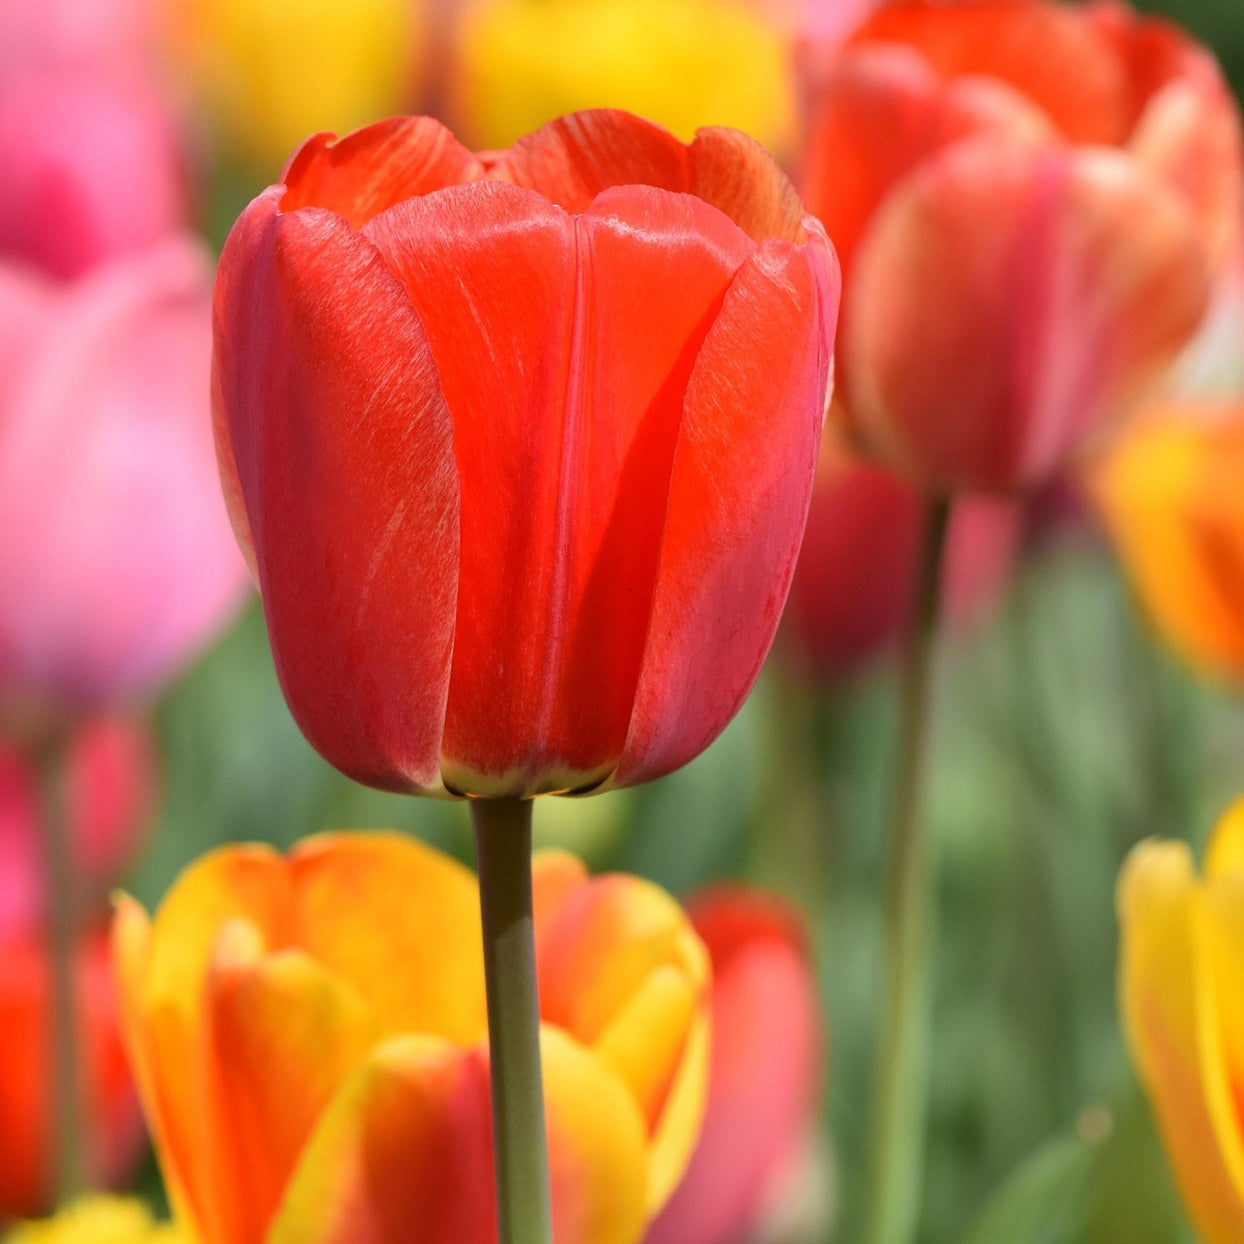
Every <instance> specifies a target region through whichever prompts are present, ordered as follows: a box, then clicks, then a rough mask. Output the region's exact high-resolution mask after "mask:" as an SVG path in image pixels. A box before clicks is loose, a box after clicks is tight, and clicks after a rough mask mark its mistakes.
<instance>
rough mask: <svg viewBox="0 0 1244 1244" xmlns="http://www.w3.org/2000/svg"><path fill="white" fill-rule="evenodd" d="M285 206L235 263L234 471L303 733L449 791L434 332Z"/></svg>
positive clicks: (449, 568) (228, 267)
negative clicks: (445, 780) (442, 762)
mask: <svg viewBox="0 0 1244 1244" xmlns="http://www.w3.org/2000/svg"><path fill="white" fill-rule="evenodd" d="M276 193H277V192H276V191H275V190H274V191H270V192H269V193H268V194H267V195H265V196H262V197H261V198H260V199H258V200H256V202H255V203H254V204H253V205H252V206H251V207H250V208H249V209H248V210H247V212H246V213H244V215H243V216H242V219H241V220H240V221H239V223H238V225H237V226H236V227H235V229H234V232H233V234H231V236H230V239H229V242H228V243H227V244H226V247H225V251H224V254H223V256H222V258H221V266H220V276H219V278H218V283H217V303H216V314H217V322H216V361H215V367H216V377H217V384H216V390H217V392H216V397H217V402H218V419H219V421H220V424H221V425H223V426H222V429H221V431H220V432H218V435H221V436H222V444H223V445H224V446H225V449H224V450H223V457H224V461H225V471H224V473H225V476H226V480H227V481H228V480H229V478H230V477H231V476H234V474H235V472H234V468H236V476H235V477H236V480H237V485H236V487H237V488H238V489H239V490H240V492H241V494H242V495H243V496H244V497H245V501H246V512H247V514H248V515H249V517H250V534H251V537H252V538H253V541H254V547H255V554H256V563H257V567H258V572H259V583H260V589H261V591H262V593H263V597H264V610H265V613H266V615H267V619H268V629H269V635H270V636H271V638H272V645H273V656H274V658H275V661H276V666H277V672H278V674H279V675H280V678H281V684H282V687H283V688H284V690H285V695H286V699H287V700H288V701H289V705H290V709H291V711H292V712H293V714H294V716H295V717H296V718H297V720H298V723H299V725H300V726H301V727H302V730H303V733H304V734H306V736H307V737H308V739H310V741H311V742H312V743H313V744H314V745H315V746H316V747H317V748H318V749H319V750H320V751H321V752H323V753H324V755H325V756H327V757H328V758H329V759H330V760H331V761H332V762H333V764H335V765H336V766H337V767H338V768H339V769H342V770H344V771H345V772H346V773H348V774H350V775H351V776H352V777H355V778H358V779H359V780H361V781H365V782H369V783H371V784H373V785H382V786H384V785H388V786H394V785H403V786H407V787H409V788H421V787H428V786H432V785H433V784H435V783H436V782H437V780H438V775H439V759H440V733H441V731H440V723H441V721H442V719H443V715H444V708H445V701H446V696H447V691H448V682H449V661H450V653H451V649H452V644H453V620H454V610H455V599H456V594H457V568H458V522H457V510H458V495H457V478H456V473H455V470H454V463H453V456H452V454H453V447H452V440H453V431H452V428H451V425H450V420H449V414H448V412H447V411H446V409H445V405H444V402H443V400H442V398H441V393H440V382H439V379H438V377H437V373H436V365H435V363H434V362H433V359H432V356H431V353H430V352H429V349H428V344H427V339H426V337H425V336H424V333H423V330H422V327H421V326H420V324H419V321H418V319H417V317H416V316H415V315H414V314H413V313H412V311H411V308H410V303H409V300H408V299H407V297H406V294H405V292H404V291H403V290H402V288H401V286H400V285H399V284H398V283H397V282H396V281H395V280H394V278H393V276H392V274H391V273H390V272H389V270H388V269H387V268H386V266H385V265H384V264H383V263H382V262H381V261H380V259H379V257H378V256H377V255H376V252H375V250H374V248H373V247H372V246H371V244H370V243H369V242H368V241H367V240H366V239H365V238H364V237H363V236H362V235H360V234H358V233H355V232H353V231H352V230H351V229H350V228H349V226H348V225H347V224H346V223H345V222H344V221H343V220H342V219H341V217H339V216H335V215H332V214H330V213H328V212H321V211H314V210H303V211H300V212H297V213H294V214H292V215H280V214H278V213H276V209H275V194H276ZM419 201H420V202H422V200H419ZM230 457H231V458H232V462H230ZM227 488H228V484H227ZM360 702H361V703H363V704H366V705H367V707H368V709H369V711H368V712H367V713H366V715H364V714H362V713H360V711H359V705H360ZM395 774H397V775H401V776H400V777H395V776H394V775H395Z"/></svg>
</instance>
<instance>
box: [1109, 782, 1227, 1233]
mask: <svg viewBox="0 0 1244 1244" xmlns="http://www.w3.org/2000/svg"><path fill="white" fill-rule="evenodd" d="M1119 922H1120V925H1121V932H1122V948H1121V959H1120V967H1119V978H1120V979H1119V984H1120V992H1121V1001H1122V1008H1123V1019H1124V1024H1125V1026H1126V1029H1127V1036H1128V1042H1129V1044H1130V1046H1131V1051H1132V1057H1133V1059H1134V1060H1135V1062H1136V1066H1137V1069H1138V1070H1139V1072H1140V1076H1141V1079H1142V1080H1143V1081H1144V1083H1145V1087H1146V1089H1147V1090H1148V1093H1149V1099H1150V1101H1151V1103H1152V1105H1153V1109H1154V1112H1155V1114H1156V1115H1157V1119H1158V1123H1159V1125H1160V1127H1161V1131H1162V1137H1163V1140H1164V1141H1165V1144H1166V1151H1167V1155H1168V1157H1169V1158H1170V1161H1171V1164H1172V1165H1173V1167H1174V1169H1175V1174H1176V1176H1177V1178H1178V1181H1179V1186H1180V1190H1181V1191H1182V1193H1183V1198H1184V1203H1185V1205H1186V1206H1187V1208H1188V1212H1189V1214H1190V1215H1191V1217H1192V1220H1193V1222H1194V1223H1195V1224H1196V1227H1197V1230H1198V1232H1199V1233H1200V1236H1201V1238H1202V1239H1203V1240H1204V1242H1205V1244H1239V1241H1240V1240H1242V1239H1244V1116H1242V1115H1241V1110H1240V1089H1241V1085H1242V1084H1244V800H1242V801H1240V802H1238V803H1236V804H1235V805H1234V806H1233V807H1232V808H1231V809H1230V810H1229V811H1228V812H1227V814H1226V816H1224V817H1223V819H1222V820H1221V821H1220V822H1219V824H1218V827H1217V829H1216V830H1215V832H1214V836H1213V840H1212V841H1211V843H1210V847H1209V852H1208V854H1207V856H1206V861H1205V876H1204V878H1203V879H1198V878H1197V876H1196V871H1195V867H1194V865H1193V862H1192V855H1191V852H1190V851H1189V850H1188V847H1187V846H1186V845H1185V844H1184V843H1182V842H1145V843H1142V844H1141V845H1140V846H1138V847H1137V848H1136V849H1135V850H1134V851H1133V852H1132V854H1131V855H1130V856H1129V857H1128V860H1127V863H1126V865H1125V866H1124V868H1123V874H1122V876H1121V877H1120V879H1119Z"/></svg>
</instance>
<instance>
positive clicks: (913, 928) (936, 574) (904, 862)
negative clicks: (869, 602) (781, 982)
mask: <svg viewBox="0 0 1244 1244" xmlns="http://www.w3.org/2000/svg"><path fill="white" fill-rule="evenodd" d="M949 515H950V503H949V501H947V500H945V499H936V500H931V501H930V502H929V503H928V506H927V513H926V516H925V526H924V535H923V544H922V547H921V550H920V561H919V564H918V566H917V571H916V573H917V583H916V597H915V612H914V616H913V619H912V626H911V630H910V633H909V635H908V639H907V646H906V650H905V652H904V655H903V664H902V673H901V684H900V689H899V694H900V702H899V742H898V764H897V769H896V771H895V781H894V805H893V814H892V820H891V827H890V841H889V846H888V851H889V876H888V878H887V890H886V966H885V972H886V988H885V1010H884V1012H883V1015H882V1028H881V1044H880V1051H879V1056H878V1063H877V1081H876V1096H875V1098H874V1103H873V1120H872V1126H873V1134H872V1149H871V1151H870V1154H869V1170H868V1180H869V1183H868V1187H867V1196H868V1202H867V1205H866V1207H865V1209H866V1213H867V1219H866V1222H865V1234H864V1240H865V1244H910V1242H911V1241H912V1240H913V1239H915V1236H916V1228H917V1225H918V1219H919V1210H920V1184H921V1168H922V1165H923V1148H924V1132H925V1108H926V1096H927V1091H926V1079H927V1076H926V1066H927V1055H928V1042H929V1009H930V1002H931V989H930V981H929V976H930V966H931V957H932V956H931V949H932V940H933V911H932V895H933V891H934V869H933V866H932V859H931V853H930V849H929V844H928V841H927V836H926V833H925V815H924V812H925V809H924V790H925V767H926V759H927V752H928V747H929V738H930V733H931V732H930V730H929V723H930V717H931V712H930V699H931V695H930V692H931V683H932V672H933V648H934V641H935V638H936V635H937V622H938V606H939V600H940V595H941V578H942V575H941V570H942V553H943V549H944V548H945V543H946V526H947V521H948V519H949Z"/></svg>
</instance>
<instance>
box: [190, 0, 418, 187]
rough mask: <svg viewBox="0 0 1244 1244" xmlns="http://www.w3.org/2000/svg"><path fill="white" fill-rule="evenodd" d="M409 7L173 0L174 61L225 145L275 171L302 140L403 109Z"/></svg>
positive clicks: (411, 48) (328, 0)
mask: <svg viewBox="0 0 1244 1244" xmlns="http://www.w3.org/2000/svg"><path fill="white" fill-rule="evenodd" d="M418 8H419V6H418V5H417V4H416V3H414V2H413V0H351V2H350V3H349V4H338V3H335V2H334V0H299V2H298V3H295V4H291V3H290V2H289V0H173V3H171V4H170V5H169V9H170V10H171V15H172V20H171V22H170V26H171V35H172V40H171V42H172V47H173V54H174V56H175V57H176V58H177V60H178V61H179V63H180V66H181V67H182V69H183V72H184V73H185V74H186V76H187V77H188V78H189V79H190V81H191V82H192V84H193V85H194V86H195V87H196V88H197V89H198V91H199V92H200V94H201V96H202V98H203V100H204V102H205V104H206V111H207V113H208V115H209V116H211V117H212V119H213V120H214V121H215V122H216V125H217V127H218V128H219V129H220V130H221V131H222V132H223V136H224V138H225V140H226V142H227V143H229V144H230V145H232V146H234V147H236V148H238V149H239V150H240V153H241V154H242V156H243V157H244V158H245V159H247V160H249V161H250V162H252V163H253V164H255V165H256V166H257V167H261V168H265V169H276V168H279V167H280V164H281V162H282V161H283V160H284V159H285V158H286V157H287V156H288V155H289V153H290V152H291V151H292V150H293V149H294V147H295V146H296V145H297V144H298V143H300V142H301V141H302V140H303V139H304V138H306V136H307V135H308V134H314V133H316V132H319V131H324V130H330V131H332V132H334V133H337V134H344V133H346V132H348V131H349V130H352V129H355V128H357V127H358V126H360V125H363V124H365V123H366V122H368V121H374V120H375V119H376V118H377V117H385V116H391V115H393V114H394V113H399V112H404V111H407V108H406V105H407V103H408V102H409V100H410V99H411V97H412V94H413V89H414V80H415V76H416V70H417V66H416V57H415V47H416V42H415V40H416V36H417V33H418V32H417V24H416V20H415V19H416V15H417V12H418Z"/></svg>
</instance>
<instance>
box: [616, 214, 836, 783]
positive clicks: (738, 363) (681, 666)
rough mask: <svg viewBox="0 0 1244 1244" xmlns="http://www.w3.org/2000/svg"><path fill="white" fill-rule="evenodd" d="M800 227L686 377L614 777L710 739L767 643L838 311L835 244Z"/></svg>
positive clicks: (660, 769)
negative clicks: (642, 638)
mask: <svg viewBox="0 0 1244 1244" xmlns="http://www.w3.org/2000/svg"><path fill="white" fill-rule="evenodd" d="M808 232H809V242H808V245H807V246H806V247H804V248H799V249H797V248H795V247H793V246H791V245H790V244H789V243H782V242H767V243H765V244H764V245H763V246H761V247H760V248H759V250H757V251H756V253H755V254H754V255H753V256H752V257H751V258H750V259H748V261H747V263H746V264H744V266H743V267H742V269H740V271H739V273H738V275H737V276H736V277H735V280H734V283H733V284H732V285H731V287H730V289H729V290H728V292H727V293H726V297H725V301H724V302H723V304H722V308H721V312H720V314H719V315H718V317H717V319H716V321H715V322H714V324H713V326H712V328H711V329H710V330H709V332H708V335H707V337H706V338H705V340H704V345H703V347H702V348H701V350H700V355H699V358H698V359H697V360H696V365H695V370H694V371H693V373H692V376H691V381H690V383H689V384H688V386H687V397H686V413H685V415H684V417H683V422H682V426H681V428H680V430H679V437H678V447H677V450H676V451H675V456H674V467H673V472H672V474H671V477H670V487H669V504H668V507H667V512H666V523H665V531H664V534H663V537H662V545H661V561H660V568H659V571H658V576H657V586H656V592H655V596H654V599H653V607H652V618H651V622H650V624H649V631H648V640H647V645H646V647H645V650H644V659H643V668H642V672H641V674H640V679H639V685H638V688H637V690H636V696H635V709H634V713H633V715H632V717H631V725H630V731H629V733H628V735H627V740H626V749H625V752H624V753H623V756H622V760H621V761H620V763H619V765H618V771H617V773H616V775H615V778H614V781H615V783H616V784H617V785H626V784H630V783H634V782H639V781H644V780H646V779H648V778H653V777H657V776H659V775H660V774H662V773H667V772H669V770H671V769H675V768H677V767H678V766H679V765H681V764H685V763H686V762H687V761H688V760H690V759H691V757H692V756H694V755H696V754H697V753H698V752H700V751H701V750H702V749H703V748H704V747H706V746H707V745H708V743H709V742H710V741H711V740H712V739H713V738H714V737H715V736H716V735H717V734H718V733H719V732H720V730H721V729H722V727H723V726H724V725H725V723H726V722H727V721H728V720H729V719H730V717H731V716H732V715H733V713H734V712H735V710H736V709H737V708H738V706H739V705H740V704H741V703H742V701H743V698H744V696H746V694H747V692H748V691H749V690H750V689H751V685H752V683H753V682H754V680H755V678H756V674H757V673H758V672H759V669H760V664H761V662H762V661H763V660H764V657H765V654H766V652H767V651H768V649H769V645H770V643H771V642H772V640H773V633H774V630H775V629H776V627H777V622H778V618H779V616H780V614H781V612H782V606H783V604H784V603H785V600H786V593H787V591H788V589H789V587H790V580H791V575H792V573H793V571H794V564H795V556H796V554H797V552H798V549H799V540H800V537H801V536H802V534H803V526H804V522H805V521H806V518H807V513H808V501H809V496H810V493H811V489H812V477H813V474H814V471H815V468H816V456H817V446H818V443H819V441H820V433H821V423H822V417H823V414H824V410H825V403H826V400H827V397H828V387H829V360H830V353H831V351H832V348H833V325H834V322H835V317H836V313H837V304H838V290H839V280H838V272H837V264H836V261H835V260H834V258H833V252H832V250H831V249H830V247H829V244H828V242H827V241H826V239H825V236H824V233H823V232H821V230H820V225H819V224H817V223H816V222H815V221H812V220H811V218H809V225H808ZM758 602H759V607H757V604H758Z"/></svg>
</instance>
